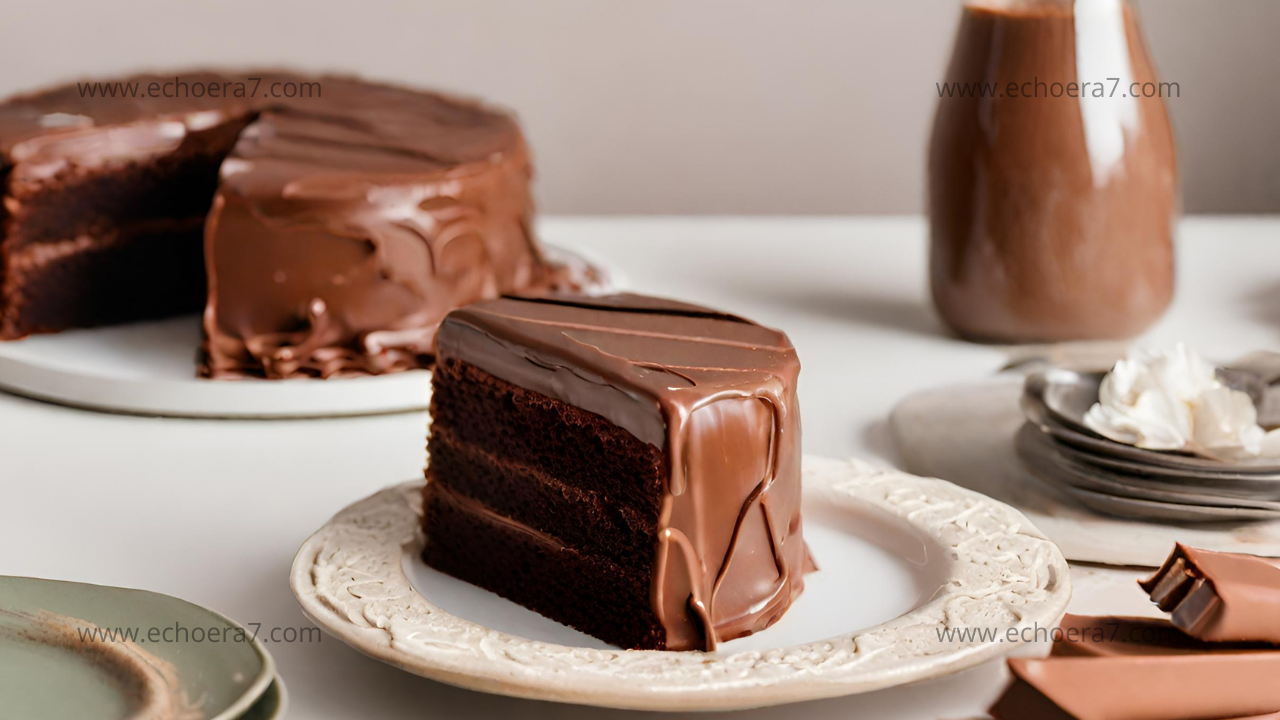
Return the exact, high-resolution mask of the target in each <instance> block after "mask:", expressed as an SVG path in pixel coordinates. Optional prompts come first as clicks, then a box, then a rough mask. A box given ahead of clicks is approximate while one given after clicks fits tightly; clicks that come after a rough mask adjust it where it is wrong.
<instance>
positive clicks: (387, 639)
mask: <svg viewBox="0 0 1280 720" xmlns="http://www.w3.org/2000/svg"><path fill="white" fill-rule="evenodd" d="M804 471H805V477H804V482H805V503H806V505H807V504H809V503H811V502H829V503H845V504H848V503H854V504H862V505H865V506H870V507H872V508H873V509H875V510H879V511H887V512H888V513H889V514H890V516H892V517H896V518H897V519H898V520H899V521H901V522H903V523H904V524H906V525H908V526H910V527H911V528H913V529H914V530H915V531H917V532H921V533H923V534H925V535H926V536H927V537H929V538H930V539H932V540H934V541H936V542H941V543H942V545H943V546H944V547H951V549H952V558H951V560H950V568H951V571H952V573H951V581H952V582H949V583H947V584H944V586H943V587H942V588H940V590H939V594H937V595H935V597H933V598H932V599H930V600H929V601H927V602H925V603H923V604H921V605H920V606H918V607H916V608H915V609H913V610H911V611H909V612H907V613H904V614H903V615H900V616H898V617H897V618H894V619H892V620H889V621H887V622H885V623H881V624H880V625H877V626H874V627H871V628H865V629H859V630H856V631H854V632H851V633H847V634H845V635H840V636H835V637H832V638H828V639H826V640H822V641H818V642H813V643H806V644H803V645H797V646H791V647H787V648H779V649H774V650H760V651H746V652H739V653H734V654H729V655H726V654H723V653H721V654H715V653H712V654H710V655H709V657H708V654H706V653H676V652H663V651H636V650H620V649H615V650H594V649H586V648H570V647H566V646H560V645H554V644H552V643H546V642H538V641H531V640H525V639H523V638H519V637H516V636H511V635H507V634H506V633H502V632H499V631H495V630H489V629H488V628H484V627H483V626H480V625H477V624H475V623H471V622H470V621H467V620H465V619H462V618H458V617H456V616H453V615H450V614H449V613H447V612H446V611H444V610H442V609H440V608H437V607H435V606H433V605H431V604H430V603H429V602H428V601H427V600H426V599H425V598H423V597H422V596H421V595H419V594H418V593H417V592H416V591H412V589H411V588H412V586H411V584H410V582H409V580H408V579H407V578H405V577H404V574H403V569H402V567H401V564H400V563H399V562H398V561H394V559H398V558H399V557H400V556H401V555H402V553H403V548H404V546H405V545H406V544H407V542H408V541H407V540H406V541H405V542H401V543H398V544H397V545H396V547H395V548H394V550H390V549H389V548H384V550H387V551H388V554H389V555H390V554H392V553H393V554H394V558H391V557H388V558H387V559H388V560H389V562H388V563H387V564H386V565H385V567H394V568H395V570H394V571H392V572H391V573H390V575H392V576H394V575H399V579H400V580H402V581H403V582H405V583H406V584H407V585H409V587H410V590H411V592H412V594H413V595H415V596H416V598H417V600H419V601H421V602H422V603H426V604H427V605H429V606H430V607H431V608H432V612H435V613H440V614H441V616H442V617H444V618H445V619H446V621H449V622H453V621H457V623H458V624H459V627H463V628H466V629H467V630H468V631H473V632H479V633H481V634H482V636H483V637H482V638H481V640H480V641H478V642H477V643H476V647H475V648H472V650H475V651H479V650H480V647H481V646H484V645H486V641H492V642H490V643H487V644H488V645H498V646H501V647H499V648H498V649H500V650H501V649H510V648H517V649H526V648H527V649H532V650H534V651H541V652H545V653H547V654H548V655H549V656H555V657H557V658H558V660H561V661H563V660H569V659H584V658H592V657H596V658H597V659H598V660H603V663H602V665H601V667H602V668H603V671H580V670H578V671H575V670H576V668H575V667H574V666H564V665H562V666H560V667H543V668H541V669H540V668H538V667H532V666H531V667H527V668H525V669H524V671H523V672H522V671H520V668H519V666H516V665H511V664H507V663H504V662H503V661H501V660H493V659H492V658H490V659H481V660H479V661H475V660H474V657H472V658H470V659H471V660H472V662H469V663H468V662H463V660H465V659H467V658H463V657H460V656H459V653H458V652H454V651H450V650H446V649H443V648H436V649H434V650H422V649H416V650H414V649H409V648H407V647H401V646H398V644H397V642H396V640H395V638H394V637H393V635H392V633H393V631H394V629H395V626H396V623H403V622H408V621H407V620H406V619H405V618H403V617H399V618H397V617H388V616H386V615H381V614H379V615H377V616H376V617H374V618H369V617H365V618H364V619H365V620H366V621H368V622H370V625H369V626H366V627H361V626H359V625H357V624H356V623H355V622H353V621H352V620H351V619H350V618H349V617H346V616H343V615H342V614H340V613H339V612H338V611H337V610H336V609H335V608H333V607H331V606H330V605H328V604H326V603H325V602H324V601H323V600H322V599H321V598H320V596H319V594H318V589H317V586H316V583H315V581H314V579H313V570H314V569H316V567H317V565H316V561H317V559H318V558H319V555H320V547H319V546H321V545H323V543H324V541H325V540H326V539H327V535H330V534H332V533H333V532H334V531H335V529H336V528H341V527H344V515H347V514H348V513H350V512H352V511H353V510H355V509H357V508H359V507H360V506H362V505H364V504H366V503H370V502H372V501H375V500H376V499H378V498H381V497H383V496H384V495H388V494H392V493H401V494H404V493H408V492H411V491H414V490H417V489H420V488H421V487H422V485H423V484H424V481H421V480H417V481H410V482H406V483H400V484H397V485H394V486H391V487H388V488H384V489H383V490H380V491H379V492H377V493H375V494H373V495H371V496H369V497H366V498H364V499H362V500H360V501H358V502H356V503H353V504H352V505H350V506H348V507H347V508H345V509H344V510H343V511H341V512H339V513H338V514H337V515H335V516H334V517H333V518H332V519H331V520H329V521H328V522H327V523H326V524H325V525H324V526H323V527H321V529H320V530H318V531H317V532H316V533H315V534H313V535H312V536H311V537H310V538H308V540H307V541H306V542H305V543H304V544H303V545H302V547H301V548H300V549H299V551H298V554H297V556H296V557H295V558H294V563H293V566H292V568H291V571H290V578H289V585H290V588H291V589H292V590H293V593H294V595H295V597H296V598H297V600H298V602H299V604H300V605H301V608H302V611H303V613H304V614H305V615H306V616H307V617H308V618H309V619H311V620H312V621H313V622H315V623H316V624H317V625H319V626H320V627H321V628H322V629H323V630H325V631H326V632H328V633H330V634H331V635H333V636H335V637H336V638H337V639H339V640H341V641H343V642H344V643H346V644H348V645H350V646H351V647H352V648H354V649H356V650H358V651H359V652H361V653H363V654H365V655H368V656H370V657H372V658H374V659H377V660H380V661H382V662H385V663H387V664H390V665H392V666H395V667H398V668H400V669H402V670H405V671H406V672H409V673H411V674H414V675H419V676H422V677H426V678H429V679H432V680H436V681H439V682H444V683H447V684H450V685H455V686H458V687H462V688H466V689H471V690H478V691H483V692H490V693H496V694H500V695H507V696H512V697H519V698H526V699H534V700H546V701H554V702H565V703H573V704H580V705H594V706H598V707H608V708H617V709H630V710H651V711H654V710H656V711H688V710H743V709H750V708H757V707H767V706H773V705H781V704H787V703H792V702H802V701H807V700H818V699H824V698H833V697H842V696H847V695H854V694H859V693H864V692H870V691H873V690H880V689H884V688H888V687H894V686H898V685H904V684H907V683H912V682H917V681H921V680H927V679H932V678H936V677H941V676H945V675H950V674H953V673H956V672H960V671H962V670H966V669H969V668H971V667H974V666H976V665H979V664H981V663H983V662H986V661H988V660H991V659H994V658H997V657H1000V656H1003V655H1006V654H1008V653H1010V652H1012V651H1013V650H1014V649H1016V648H1017V647H1018V646H1019V645H1021V644H1022V642H1021V640H1018V641H1010V642H1004V641H1001V640H992V641H989V642H971V643H969V644H967V645H958V646H957V647H954V648H951V649H946V648H941V645H942V643H941V642H940V641H939V642H938V647H934V648H927V649H930V650H938V652H937V653H935V654H930V653H929V652H924V651H917V652H915V653H914V654H912V655H911V656H909V657H908V658H907V660H906V661H904V662H898V663H896V664H895V663H889V664H887V665H885V666H883V667H880V668H875V669H873V670H872V671H870V672H861V673H860V672H857V671H856V670H854V671H853V672H837V673H835V674H833V675H832V676H831V677H822V676H821V675H820V674H819V675H813V674H811V673H805V672H796V673H794V674H793V675H791V676H790V677H776V676H775V677H772V678H768V677H760V676H757V675H756V674H754V673H751V672H749V671H748V672H746V673H745V674H743V671H742V668H741V667H740V665H741V664H742V663H744V662H748V661H751V662H755V661H762V660H763V661H765V662H766V663H767V664H768V665H777V664H781V665H784V666H786V665H788V664H795V663H796V662H797V658H799V659H803V658H804V657H806V656H810V655H813V654H815V653H816V654H817V656H819V657H821V658H822V660H819V663H825V662H827V661H834V660H835V659H837V658H839V657H840V656H841V650H842V647H846V648H847V647H853V648H854V654H855V655H856V654H857V653H858V650H857V642H858V640H860V639H863V638H868V637H872V636H873V635H875V634H876V633H884V632H887V631H889V630H891V629H892V628H893V627H894V626H895V625H906V622H904V621H910V620H913V619H917V618H920V619H924V618H927V617H928V616H930V615H932V614H935V613H937V612H939V611H940V609H942V608H944V607H945V605H946V603H947V602H948V601H951V600H955V599H957V598H959V597H964V594H963V593H962V592H960V591H952V592H950V593H948V592H947V588H948V586H949V585H951V584H953V583H954V581H955V580H957V575H958V571H957V568H958V566H960V565H962V564H964V562H963V560H962V558H961V557H960V556H959V555H957V554H956V553H957V552H960V550H959V547H958V546H957V545H955V544H953V543H951V542H948V541H946V540H945V538H944V536H943V535H942V534H941V533H940V532H938V531H936V530H933V529H931V528H930V527H928V526H927V525H926V524H925V523H924V522H922V521H921V520H920V519H919V518H918V517H916V515H917V514H918V513H920V512H921V511H928V510H929V509H931V505H930V503H932V502H935V501H936V500H937V498H939V497H943V498H946V499H947V502H954V501H963V502H964V503H965V506H964V509H963V511H962V512H961V513H960V517H965V518H967V519H972V518H973V517H975V516H977V515H980V514H982V513H986V514H987V515H994V516H998V517H1000V518H1002V519H1003V520H1004V521H1005V523H1006V524H1005V531H1004V533H1003V536H1004V537H1005V538H1014V537H1022V538H1024V539H1026V540H1028V541H1032V542H1033V543H1034V544H1035V545H1036V547H1037V548H1038V549H1039V551H1040V554H1039V555H1038V556H1037V557H1036V558H1035V559H1034V561H1026V562H1020V563H1018V564H1017V565H1018V566H1019V567H1018V569H1019V570H1021V571H1022V572H1023V574H1024V575H1028V576H1039V575H1042V574H1047V575H1048V577H1049V580H1048V581H1047V582H1046V586H1045V587H1044V588H1036V591H1037V592H1035V593H1032V594H1033V595H1036V600H1035V602H1029V603H1027V604H1026V605H1023V606H1019V607H1017V608H1015V609H1009V608H1005V609H1007V610H1009V611H1010V612H1011V613H1012V614H1014V615H1016V616H1017V617H1018V620H1017V621H1016V622H1015V623H1012V624H1009V625H1004V626H1000V627H999V628H998V631H997V633H996V634H995V635H994V636H993V637H998V638H1004V637H1006V636H1007V633H1008V631H1009V630H1010V629H1011V628H1017V629H1022V628H1028V627H1034V626H1040V627H1053V626H1055V625H1056V624H1057V622H1058V621H1060V620H1061V618H1062V616H1063V615H1064V614H1065V613H1066V608H1067V603H1068V602H1069V600H1070V597H1071V579H1070V570H1069V566H1068V565H1067V561H1066V559H1065V558H1064V557H1063V555H1062V553H1061V551H1059V549H1058V548H1057V546H1056V545H1054V544H1053V543H1052V542H1051V541H1050V540H1048V538H1046V537H1045V536H1044V534H1043V533H1041V532H1040V531H1039V530H1037V529H1036V528H1035V527H1034V526H1033V525H1032V523H1031V522H1030V521H1029V520H1027V518H1026V517H1025V516H1024V515H1023V514H1022V513H1021V512H1019V511H1017V510H1015V509H1014V508H1012V507H1010V506H1008V505H1005V504H1004V503H1001V502H999V501H996V500H993V499H991V498H989V497H987V496H985V495H982V494H980V493H977V492H974V491H972V490H967V489H964V488H962V487H960V486H957V485H954V484H952V483H949V482H947V481H944V480H938V479H932V478H921V477H917V476H914V475H909V474H907V473H904V472H901V471H897V470H885V469H879V468H874V467H872V466H870V465H868V464H866V463H863V462H861V461H857V460H849V461H838V460H830V459H826V458H821V457H816V456H808V455H806V456H805V458H804ZM823 474H835V475H837V476H839V479H838V480H833V479H831V478H828V477H824V476H822V475H823ZM880 486H887V487H888V488H889V490H887V491H886V492H890V491H892V492H901V491H907V492H908V493H911V492H913V491H914V493H915V495H916V496H917V499H918V500H920V502H922V503H923V505H914V506H912V509H911V510H908V509H906V505H905V504H902V505H895V504H893V502H891V501H890V500H888V499H887V497H888V495H885V496H883V497H877V496H876V492H875V490H876V488H877V487H880ZM940 507H944V508H945V507H946V502H944V503H941V504H940ZM943 522H944V523H949V524H951V525H955V526H956V527H961V526H962V524H961V523H960V522H958V521H957V520H956V519H955V518H951V519H947V520H944V521H943ZM991 537H992V535H990V534H988V535H986V536H984V538H985V539H987V540H990V539H991ZM968 539H972V538H968ZM1001 554H1002V555H1009V554H1010V553H1008V552H1005V551H1002V552H1001ZM1015 555H1016V554H1015ZM993 559H994V555H988V556H982V555H978V554H974V555H973V556H972V557H969V558H968V561H969V564H970V566H976V565H975V564H976V563H980V562H986V561H989V560H993ZM391 579H394V578H391ZM961 583H963V579H962V580H961ZM1017 587H1018V586H1017V585H1016V584H1007V585H1005V586H1002V587H1001V588H999V589H995V590H991V592H989V593H987V595H986V597H987V598H995V597H996V596H997V595H998V594H999V593H1006V592H1013V591H1015V590H1016V589H1017ZM411 599H412V598H411ZM998 602H999V601H998V600H991V601H990V602H985V601H984V602H983V603H982V607H984V608H985V609H992V608H995V607H996V606H997V604H998ZM1015 610H1016V612H1015ZM938 626H939V623H933V624H931V625H928V627H930V628H936V627H938ZM908 627H909V626H908ZM934 634H935V636H936V630H935V633H934ZM882 647H883V646H882ZM492 650H493V648H489V651H490V652H492ZM874 654H875V653H872V654H871V656H874ZM473 655H474V653H473ZM846 655H847V653H846ZM668 656H682V657H681V658H675V657H668ZM700 657H701V658H704V659H702V660H698V659H697V658H700ZM655 658H656V660H655V661H656V662H658V663H662V662H666V661H669V662H672V663H678V664H683V665H689V666H691V668H690V669H682V670H681V671H680V672H678V673H676V677H677V678H682V679H683V680H682V681H674V682H673V681H671V680H667V681H662V682H659V681H654V680H653V679H652V677H650V676H645V675H643V674H640V675H637V674H636V673H635V672H634V671H633V667H632V666H633V664H634V663H636V662H639V663H644V662H645V661H646V660H651V659H655ZM686 660H688V662H686ZM855 664H856V663H855ZM468 665H470V666H471V667H469V668H468ZM566 668H567V669H566ZM734 668H737V672H738V674H739V677H738V678H737V679H727V680H707V679H705V678H704V679H701V680H699V679H698V678H699V677H700V676H706V675H708V674H709V673H711V672H714V671H717V670H720V671H728V670H731V669H734ZM839 670H848V668H839ZM539 672H542V675H543V676H542V677H539ZM640 683H643V684H640Z"/></svg>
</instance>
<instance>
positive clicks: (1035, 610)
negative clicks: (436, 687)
mask: <svg viewBox="0 0 1280 720" xmlns="http://www.w3.org/2000/svg"><path fill="white" fill-rule="evenodd" d="M804 487H805V505H804V513H805V538H806V541H807V542H808V543H809V546H810V548H811V550H812V552H813V556H814V558H815V559H816V561H817V563H818V565H819V568H820V569H819V570H818V571H817V572H815V573H812V574H810V575H809V576H807V577H806V579H805V583H806V589H805V592H804V594H803V595H801V597H800V598H799V599H798V600H797V601H796V604H795V605H794V606H793V607H792V608H791V609H790V610H789V611H788V613H787V615H786V616H784V617H783V619H782V620H781V621H780V622H779V623H777V624H776V625H774V626H773V627H771V628H769V629H767V630H765V631H763V632H760V633H757V634H756V635H752V636H750V637H747V638H743V639H740V640H735V641H732V642H729V643H725V644H724V645H722V646H721V647H720V648H719V649H718V650H717V651H716V652H713V653H701V652H654V651H629V650H619V649H617V648H612V647H609V646H606V645H604V644H602V643H600V642H599V641H597V640H594V639H593V638H589V637H587V636H585V635H582V634H580V633H577V632H575V631H573V630H571V629H569V628H565V627H563V626H561V625H558V624H557V623H554V622H552V621H550V620H547V619H545V618H542V617H541V616H538V615H536V614H535V613H532V612H530V611H527V610H525V609H523V608H521V607H520V606H518V605H515V604H513V603H510V602H508V601H506V600H503V599H502V598H499V597H498V596H496V595H493V594H492V593H489V592H487V591H484V590H481V589H479V588H475V587H472V586H470V585H467V584H466V583H462V582H460V581H458V580H455V579H453V578H450V577H448V576H445V575H443V574H441V573H438V572H435V571H434V570H431V569H430V568H427V567H426V566H425V565H424V564H423V563H422V561H421V560H420V559H419V557H418V556H419V553H420V550H421V543H422V533H421V529H420V523H421V500H420V495H421V490H422V482H420V481H418V482H409V483H405V484H403V485H399V486H395V487H392V488H388V489H386V490H383V491H381V492H379V493H377V494H376V495H373V496H372V497H369V498H366V499H364V500H361V501H360V502H357V503H356V504H354V505H352V506H350V507H348V508H346V509H345V510H343V511H342V512H340V513H339V514H338V515H337V516H335V517H334V518H333V519H332V520H330V521H329V522H328V523H327V524H326V525H325V526H324V527H323V528H321V529H320V530H319V531H318V532H317V533H316V534H315V535H313V536H312V537H311V538H310V539H309V540H307V542H306V543H305V544H304V545H303V546H302V548H301V549H300V550H299V551H298V555H297V557H296V558H295V559H294V564H293V569H292V572H291V576H290V585H291V587H292V588H293V591H294V594H295V595H296V596H297V598H298V601H299V603H300V604H301V606H302V609H303V611H304V612H305V613H306V614H307V616H309V617H310V618H311V619H312V620H314V621H315V622H316V623H317V624H318V625H320V626H321V627H322V628H324V629H325V630H326V631H328V632H329V633H331V634H333V635H334V636H335V637H337V638H339V639H340V640H342V641H343V642H346V643H347V644H349V645H351V646H352V647H354V648H356V649H357V650H360V651H361V652H363V653H365V654H367V655H370V656H372V657H374V658H377V659H379V660H382V661H384V662H387V663H390V664H392V665H394V666H396V667H399V668H401V669H403V670H405V671H408V672H411V673H414V674H417V675H421V676H424V677H428V678H432V679H435V680H439V681H441V682H446V683H450V684H453V685H457V686H461V687H465V688H470V689H473V690H480V691H484V692H492V693H499V694H503V695H512V696H517V697H525V698H534V699H541V700H552V701H558V702H568V703H578V704H586V705H596V706H602V707H613V708H629V709H638V710H660V711H681V710H735V709H744V708H751V707H761V706H767V705H778V704H783V703H790V702H798V701H803V700H813V699H818V698H828V697H838V696H843V695H852V694H856V693H861V692H867V691H871V690H876V689H881V688H886V687H890V686H895V685H901V684H905V683H909V682H914V681H917V680H924V679H927V678H933V677H938V676H942V675H947V674H950V673H954V672H957V671H959V670H963V669H965V668H968V667H971V666H974V665H976V664H979V663H981V662H983V661H985V660H988V659H990V658H993V657H996V656H999V655H1002V654H1004V653H1007V652H1010V651H1011V650H1013V649H1014V648H1015V647H1016V646H1017V644H1018V642H1019V640H1018V637H1017V636H1018V635H1019V633H1018V630H1019V629H1022V628H1029V627H1033V626H1036V625H1038V626H1041V627H1051V626H1053V625H1054V624H1055V623H1056V622H1057V621H1058V620H1059V619H1060V618H1061V616H1062V614H1063V613H1064V612H1065V610H1066V605H1067V601H1068V600H1069V598H1070V592H1071V591H1070V576H1069V571H1068V568H1067V564H1066V561H1065V560H1064V559H1063V557H1062V554H1061V553H1060V552H1059V551H1058V549H1057V548H1056V547H1055V546H1054V545H1053V544H1052V543H1051V542H1049V541H1048V540H1047V539H1046V538H1045V537H1044V536H1043V535H1042V534H1040V532H1039V531H1037V530H1036V529H1035V528H1034V527H1033V526H1032V525H1031V524H1030V522H1028V521H1027V519H1026V518H1025V517H1024V516H1023V515H1022V514H1021V513H1019V512H1017V511H1016V510H1014V509H1012V508H1010V507H1008V506H1006V505H1003V504H1001V503H998V502H995V501H993V500H991V499H990V498H987V497H984V496H982V495H979V494H977V493H974V492H971V491H968V490H964V489H962V488H959V487H956V486H955V485H952V484H950V483H946V482H943V481H941V480H928V479H924V478H918V477H914V476H910V475H906V474H903V473H899V472H892V471H884V470H877V469H874V468H871V467H870V466H868V465H865V464H862V463H859V462H850V461H835V460H827V459H822V458H815V457H807V458H805V461H804ZM963 628H982V629H983V630H984V631H985V632H984V633H983V636H982V637H978V636H976V635H968V636H964V637H961V636H959V635H948V634H947V632H948V631H949V630H954V629H963Z"/></svg>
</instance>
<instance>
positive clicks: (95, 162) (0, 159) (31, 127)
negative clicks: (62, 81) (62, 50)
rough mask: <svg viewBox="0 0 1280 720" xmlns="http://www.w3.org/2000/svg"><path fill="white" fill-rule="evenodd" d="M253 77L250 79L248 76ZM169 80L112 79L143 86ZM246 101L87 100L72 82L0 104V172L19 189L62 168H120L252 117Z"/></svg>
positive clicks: (210, 76)
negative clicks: (190, 136)
mask: <svg viewBox="0 0 1280 720" xmlns="http://www.w3.org/2000/svg"><path fill="white" fill-rule="evenodd" d="M248 74H249V75H255V74H254V73H248ZM175 77H176V76H175V75H167V76H160V75H135V76H132V77H129V78H125V79H122V80H120V81H119V82H122V83H138V85H139V87H140V88H143V89H144V90H145V88H147V86H149V85H150V84H151V83H159V84H161V85H163V84H164V83H173V82H174V81H175ZM181 79H182V81H184V82H187V83H190V84H194V83H201V84H202V85H205V86H208V85H212V84H218V85H219V86H221V84H222V83H225V82H230V81H232V79H231V78H230V77H226V76H224V75H220V74H217V73H211V72H190V73H182V74H181ZM253 106H254V101H253V100H250V99H246V98H222V97H219V98H213V97H208V96H205V97H199V98H196V97H171V98H164V97H137V98H130V97H124V96H119V97H87V96H83V95H82V94H81V91H80V89H79V88H78V87H77V86H76V85H74V84H72V85H65V86H62V87H58V88H54V89H51V90H47V91H45V92H40V93H34V94H30V95H22V96H18V97H14V98H11V99H9V100H6V101H5V102H4V103H0V168H4V169H7V170H9V182H10V183H11V184H12V185H16V186H18V188H19V192H16V193H14V192H11V193H10V194H21V192H20V189H21V186H23V185H24V184H27V183H39V182H42V181H44V180H47V179H49V178H51V177H54V176H56V175H58V174H59V173H62V172H66V171H69V170H73V169H74V170H87V169H93V168H99V167H104V166H109V165H122V164H126V163H130V162H137V161H140V160H145V159H148V158H151V157H155V156H158V155H164V154H166V153H169V152H172V151H173V150H174V149H176V148H177V147H178V146H179V145H181V144H182V141H183V140H184V139H185V138H186V136H187V135H188V134H189V133H192V132H199V131H202V130H207V129H209V128H211V127H214V126H217V125H221V124H223V123H225V122H227V121H229V120H231V119H233V118H236V117H245V116H247V115H249V114H250V113H251V112H252V111H253Z"/></svg>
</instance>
